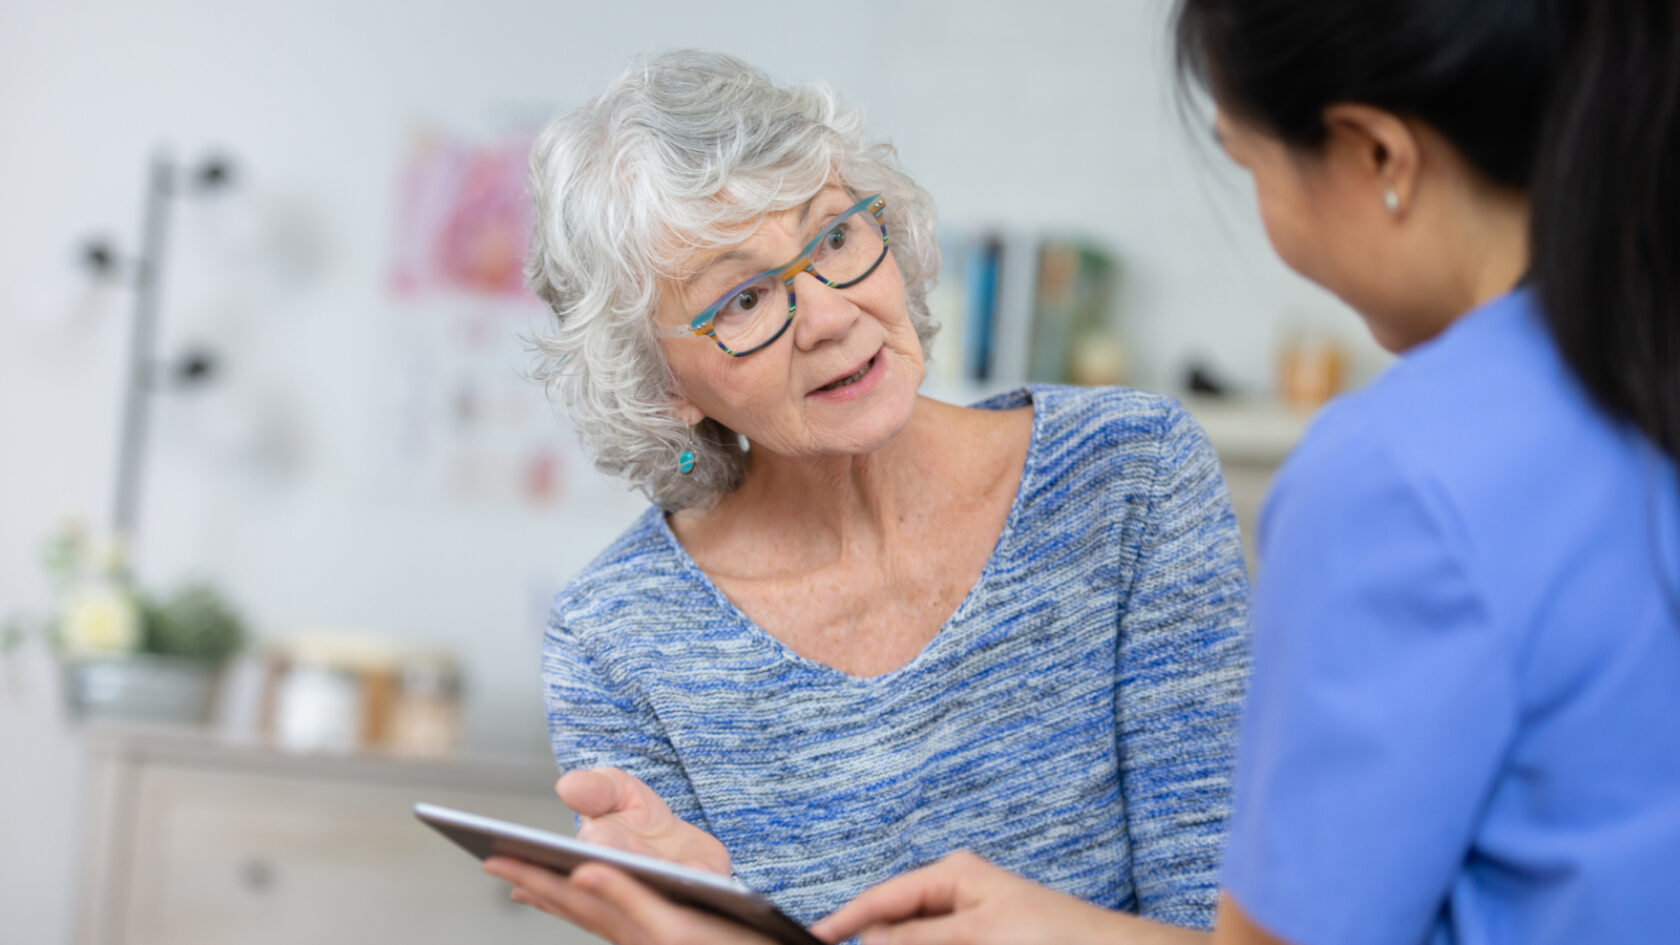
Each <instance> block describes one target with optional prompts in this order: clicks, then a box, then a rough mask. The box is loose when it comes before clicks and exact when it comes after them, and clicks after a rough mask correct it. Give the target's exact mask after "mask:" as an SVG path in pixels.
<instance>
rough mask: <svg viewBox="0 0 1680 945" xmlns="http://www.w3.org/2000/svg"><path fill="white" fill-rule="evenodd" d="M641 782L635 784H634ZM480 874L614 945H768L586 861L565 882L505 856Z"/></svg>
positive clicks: (486, 864) (487, 863)
mask: <svg viewBox="0 0 1680 945" xmlns="http://www.w3.org/2000/svg"><path fill="white" fill-rule="evenodd" d="M637 783H640V782H637ZM484 872H486V873H489V874H490V875H491V876H497V877H500V878H502V879H505V880H507V881H508V882H510V883H512V884H513V899H514V901H515V902H523V903H525V904H526V905H529V906H533V907H535V908H538V909H541V910H542V911H544V912H547V913H548V914H550V915H553V916H558V917H559V918H562V919H565V920H566V921H568V922H571V923H573V924H574V925H578V926H581V927H582V928H584V929H585V930H587V931H589V932H592V933H594V934H595V935H598V936H600V937H601V938H604V939H606V940H607V941H609V942H616V943H618V945H770V941H769V939H766V938H764V937H762V936H760V935H758V934H756V933H754V932H751V931H748V930H747V929H744V928H742V927H741V926H739V925H736V924H734V923H732V922H726V921H724V920H723V919H720V918H718V917H716V916H713V915H708V914H706V913H704V912H697V911H695V910H693V909H688V908H684V907H682V906H678V905H673V904H672V903H670V902H668V901H666V900H665V898H664V897H662V896H660V895H659V894H658V893H656V892H654V891H653V890H651V889H648V888H647V887H646V886H643V885H642V884H641V883H638V882H636V881H635V880H634V879H631V878H630V877H629V876H626V875H625V874H624V873H622V872H620V871H618V870H615V869H613V868H612V867H609V866H604V865H602V864H600V863H586V864H584V865H583V866H580V867H578V868H577V869H575V870H573V871H572V876H571V879H569V880H568V879H565V878H563V877H561V876H560V875H558V874H556V873H552V872H550V871H548V870H546V869H543V868H542V867H540V866H532V865H531V864H529V863H522V862H520V861H519V860H514V859H509V858H508V857H505V856H495V857H491V858H490V859H488V860H485V861H484Z"/></svg>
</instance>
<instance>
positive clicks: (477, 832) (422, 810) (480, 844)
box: [414, 803, 825, 945]
mask: <svg viewBox="0 0 1680 945" xmlns="http://www.w3.org/2000/svg"><path fill="white" fill-rule="evenodd" d="M414 816H415V817H417V818H419V819H420V821H421V822H422V823H425V824H426V825H427V826H429V827H431V828H433V829H434V830H437V831H438V832H439V833H441V834H443V835H444V836H445V837H448V838H449V839H450V840H453V841H454V842H455V844H456V845H457V846H459V847H461V848H462V849H463V850H466V851H467V852H468V853H471V854H472V855H473V856H476V857H478V858H479V859H480V860H484V859H488V858H490V857H492V856H509V857H513V858H514V859H517V860H523V861H524V862H527V863H532V864H535V865H537V866H541V867H544V868H546V869H550V870H553V871H554V872H556V873H559V874H560V875H562V876H567V875H570V874H571V871H572V870H574V869H576V868H577V867H578V866H580V865H582V864H584V863H587V862H590V861H595V862H600V863H606V864H608V865H610V866H613V867H616V868H617V869H621V870H623V871H624V872H626V873H628V874H630V875H631V876H634V877H635V878H636V879H637V880H639V881H641V882H642V883H643V884H644V885H646V886H648V887H649V888H651V889H653V890H654V891H656V892H658V893H659V894H660V895H662V896H664V897H665V898H666V899H669V900H670V901H672V902H675V903H678V904H681V905H686V906H691V907H694V908H696V909H701V910H703V911H706V912H710V913H712V914H713V915H717V916H720V917H722V918H725V919H728V920H730V921H732V922H735V923H738V924H740V925H744V926H746V927H747V928H749V929H752V930H753V931H755V932H758V933H760V934H761V935H765V936H768V937H769V938H770V939H772V940H773V941H776V942H780V943H782V945H825V943H824V942H823V941H822V940H821V939H819V938H817V937H816V936H814V935H812V934H811V933H810V932H809V931H807V930H806V929H805V927H804V926H802V925H800V924H799V923H798V922H795V921H794V920H793V919H791V918H789V917H788V916H787V915H786V914H785V913H783V912H782V911H781V910H780V909H777V908H776V906H775V905H774V904H773V903H771V902H770V900H768V899H766V898H764V897H763V896H761V895H759V894H758V893H756V892H753V891H752V890H751V889H748V888H747V887H746V886H744V885H742V884H741V883H740V882H739V881H737V880H734V879H731V878H728V877H724V876H719V875H717V874H715V873H708V872H705V871H704V870H697V869H693V868H691V867H687V866H681V865H678V864H676V863H670V862H667V861H665V860H660V859H655V858H653V857H649V856H640V855H638V854H635V853H627V852H625V851H623V850H615V849H613V848H611V847H604V846H600V845H599V844H594V843H586V842H584V841H582V840H579V839H577V838H576V837H568V836H565V835H564V834H558V833H550V832H549V831H546V830H538V829H536V828H534V827H527V826H525V825H523V824H516V823H512V822H509V821H505V820H497V819H495V818H493V817H485V816H482V815H480V814H473V813H469V812H467V811H464V810H456V809H454V808H451V807H443V806H441V805H438V804H427V803H417V804H415V805H414Z"/></svg>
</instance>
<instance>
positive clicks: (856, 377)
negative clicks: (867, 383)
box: [817, 351, 881, 391]
mask: <svg viewBox="0 0 1680 945" xmlns="http://www.w3.org/2000/svg"><path fill="white" fill-rule="evenodd" d="M880 356H881V353H880V352H879V351H877V352H875V354H874V355H872V356H871V357H870V358H869V360H867V361H865V362H863V366H862V367H860V368H858V369H857V370H856V371H854V372H852V373H851V374H848V375H846V376H845V377H842V378H838V379H836V380H832V381H829V382H828V383H827V384H824V385H823V386H821V387H819V388H817V390H819V391H825V390H839V389H840V388H842V387H850V386H852V385H853V384H856V383H857V382H858V381H861V380H863V376H864V375H865V374H868V373H869V369H870V368H872V367H874V366H875V359H876V358H878V357H880Z"/></svg>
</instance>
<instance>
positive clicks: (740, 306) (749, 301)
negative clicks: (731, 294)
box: [727, 289, 758, 312]
mask: <svg viewBox="0 0 1680 945" xmlns="http://www.w3.org/2000/svg"><path fill="white" fill-rule="evenodd" d="M727 307H728V308H732V309H735V310H737V311H741V312H750V311H752V310H753V309H755V308H757V307H758V290H757V289H746V290H744V291H742V292H741V293H740V294H738V295H736V296H735V298H733V299H731V300H730V302H729V305H728V306H727Z"/></svg>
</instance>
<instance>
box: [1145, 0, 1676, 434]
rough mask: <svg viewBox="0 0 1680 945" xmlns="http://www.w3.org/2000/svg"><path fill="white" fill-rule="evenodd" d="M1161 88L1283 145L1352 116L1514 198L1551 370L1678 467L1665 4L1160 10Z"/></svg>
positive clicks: (1319, 0)
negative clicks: (1172, 51) (1187, 94)
mask: <svg viewBox="0 0 1680 945" xmlns="http://www.w3.org/2000/svg"><path fill="white" fill-rule="evenodd" d="M1174 23H1175V33H1176V41H1177V57H1178V67H1179V76H1180V78H1181V79H1188V80H1194V81H1195V82H1196V83H1198V84H1200V85H1201V86H1202V87H1203V88H1205V89H1207V90H1209V91H1210V92H1211V93H1212V94H1213V96H1214V98H1215V99H1216V100H1217V101H1218V102H1219V103H1220V105H1221V107H1223V108H1226V109H1228V110H1230V111H1231V112H1232V113H1233V114H1235V115H1237V116H1239V117H1241V118H1242V119H1244V120H1245V121H1250V122H1253V123H1255V124H1257V125H1259V126H1260V127H1263V128H1266V129H1267V130H1268V131H1270V132H1272V133H1275V134H1276V135H1277V136H1278V137H1279V138H1280V139H1282V140H1283V141H1285V142H1286V143H1288V144H1290V145H1294V146H1299V147H1305V148H1316V147H1318V146H1320V145H1322V144H1323V142H1324V141H1325V138H1326V136H1327V134H1328V129H1327V127H1326V126H1325V124H1324V118H1323V116H1324V110H1325V108H1326V107H1328V106H1330V105H1332V104H1335V103H1337V102H1358V103H1362V104H1366V105H1373V106H1376V107H1378V108H1383V109H1386V110H1388V111H1392V112H1394V113H1396V114H1399V115H1402V116H1405V117H1409V118H1414V119H1416V120H1418V121H1421V122H1423V123H1424V124H1427V125H1428V126H1429V127H1431V128H1433V129H1435V130H1436V131H1438V132H1440V133H1441V134H1442V135H1443V136H1444V137H1445V138H1446V139H1447V140H1448V141H1449V142H1450V143H1451V144H1452V145H1453V147H1454V148H1455V149H1457V151H1458V152H1459V153H1460V154H1461V155H1462V156H1463V157H1464V159H1465V160H1466V161H1467V162H1468V163H1469V164H1470V166H1471V167H1472V168H1474V169H1475V170H1476V172H1477V173H1479V174H1481V175H1482V176H1484V177H1485V178H1486V179H1488V180H1489V181H1492V182H1494V183H1495V184H1498V185H1503V186H1505V187H1509V188H1513V189H1517V190H1521V191H1523V192H1525V193H1527V194H1528V196H1529V200H1530V205H1531V208H1532V222H1531V265H1530V277H1531V279H1532V281H1533V282H1534V283H1535V285H1536V288H1537V291H1538V293H1539V297H1540V301H1541V307H1542V308H1543V310H1544V311H1545V317H1546V320H1547V323H1548V325H1549V326H1550V329H1551V333H1552V336H1553V338H1554V340H1555V341H1556V343H1557V346H1558V348H1559V350H1560V351H1561V352H1562V355H1563V358H1564V360H1565V361H1566V362H1567V363H1568V364H1569V366H1570V367H1571V369H1572V370H1573V371H1574V373H1575V374H1576V375H1577V376H1578V377H1579V378H1580V380H1581V383H1582V384H1583V386H1585V387H1586V389H1587V390H1588V391H1590V392H1591V394H1592V396H1593V397H1594V398H1595V399H1596V400H1597V401H1598V402H1599V403H1600V404H1601V405H1602V406H1603V407H1605V408H1606V409H1607V410H1608V411H1609V412H1610V413H1612V414H1613V415H1615V416H1618V417H1622V418H1625V419H1627V420H1629V421H1631V422H1632V423H1633V424H1635V425H1636V426H1637V427H1638V428H1639V429H1640V430H1641V431H1643V432H1644V433H1645V434H1646V435H1647V436H1648V437H1650V439H1651V440H1652V441H1653V442H1655V443H1656V444H1657V446H1658V447H1659V448H1661V449H1662V450H1663V451H1664V452H1666V453H1667V454H1668V455H1669V456H1671V457H1680V0H1178V6H1177V10H1176V12H1175V15H1174Z"/></svg>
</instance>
